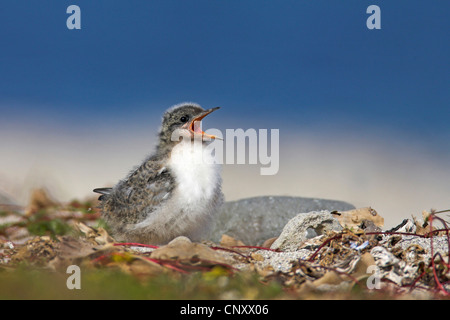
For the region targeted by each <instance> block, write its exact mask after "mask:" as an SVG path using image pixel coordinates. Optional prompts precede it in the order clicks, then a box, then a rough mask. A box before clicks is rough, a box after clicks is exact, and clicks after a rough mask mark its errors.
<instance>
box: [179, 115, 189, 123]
mask: <svg viewBox="0 0 450 320" xmlns="http://www.w3.org/2000/svg"><path fill="white" fill-rule="evenodd" d="M180 121H181V122H187V121H188V117H187V116H182V117H181V118H180Z"/></svg>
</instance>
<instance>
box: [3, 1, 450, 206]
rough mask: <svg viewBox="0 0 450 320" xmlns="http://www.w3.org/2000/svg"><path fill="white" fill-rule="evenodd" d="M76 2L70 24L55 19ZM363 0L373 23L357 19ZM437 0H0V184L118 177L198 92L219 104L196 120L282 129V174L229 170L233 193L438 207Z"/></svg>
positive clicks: (446, 111)
mask: <svg viewBox="0 0 450 320" xmlns="http://www.w3.org/2000/svg"><path fill="white" fill-rule="evenodd" d="M72 4H75V5H78V6H79V7H80V8H81V26H82V29H81V30H68V29H67V27H66V20H67V18H68V17H69V14H67V13H66V9H67V7H68V6H69V5H72ZM372 4H375V5H378V6H380V8H381V26H382V29H381V30H368V29H367V27H366V20H367V18H368V16H369V15H368V14H367V13H366V9H367V7H368V6H369V5H372ZM449 12H450V2H449V1H448V0H434V1H425V0H408V1H406V0H395V1H392V0H390V1H383V0H371V1H365V0H345V1H331V0H330V1H328V0H327V1H325V0H315V1H312V0H307V1H306V0H304V1H303V0H294V1H289V0H283V1H274V0H271V1H264V0H240V1H237V0H226V1H224V0H222V1H218V0H195V1H193V0H192V1H175V0H164V1H163V0H158V1H157V0H152V1H144V0H141V1H137V0H129V1H125V0H121V1H112V0H95V1H93V0H71V1H64V0H58V1H56V0H52V1H50V0H40V1H30V0H27V1H25V0H2V2H1V4H0V40H1V42H0V43H1V47H0V149H1V150H2V151H1V153H2V156H1V157H0V167H1V168H0V187H2V182H3V185H4V186H6V189H8V188H9V189H10V190H12V189H13V188H10V186H11V185H12V184H17V186H16V187H15V189H14V190H22V189H23V187H21V186H22V185H25V184H28V185H30V186H31V185H34V186H38V185H39V184H41V183H42V184H44V183H45V181H44V180H45V178H47V177H48V176H50V174H49V173H53V174H54V175H55V176H56V177H57V179H59V188H56V190H59V189H63V188H68V187H72V188H73V189H72V190H70V188H69V190H68V192H67V193H66V198H70V197H73V196H80V195H81V194H86V193H89V192H90V190H92V188H93V187H99V186H102V185H103V184H105V183H106V182H115V181H117V179H119V178H122V177H123V175H124V174H126V172H128V170H129V169H130V168H131V166H132V165H135V164H137V163H138V162H139V161H140V160H141V159H142V157H143V156H144V155H145V154H148V153H149V152H150V151H151V148H150V147H151V146H153V144H154V137H155V134H156V130H157V128H158V127H159V125H160V119H161V115H162V112H163V111H164V110H165V109H166V108H168V107H170V106H171V105H173V104H176V103H179V102H182V101H194V102H197V103H199V104H201V105H202V106H204V107H205V108H209V107H215V106H221V107H222V109H221V110H220V111H218V112H217V113H214V114H213V115H211V116H210V117H208V118H207V120H205V125H204V126H205V127H206V128H211V127H213V128H219V129H225V128H278V129H280V139H281V140H282V146H281V150H280V152H281V159H280V160H281V161H282V168H281V169H280V174H279V180H276V179H277V177H258V170H257V171H254V174H251V171H248V172H247V171H245V172H244V171H242V172H241V171H239V170H240V169H239V168H237V169H236V172H234V171H233V172H231V171H227V170H228V169H226V170H225V175H224V176H225V180H224V182H225V185H224V188H225V191H226V192H225V193H226V196H227V192H228V195H229V198H236V197H239V196H243V195H248V194H246V193H245V192H243V191H244V190H251V191H252V192H253V193H252V194H253V195H254V194H260V193H281V194H292V195H305V196H319V197H320V196H323V197H328V198H339V199H342V200H348V201H350V202H353V201H355V203H356V205H360V204H362V205H365V204H367V203H368V204H372V203H373V204H374V205H376V204H377V203H378V204H379V206H380V207H381V208H385V209H386V210H387V211H389V210H393V211H395V210H397V209H398V210H402V208H404V206H405V203H406V202H408V201H411V199H422V200H423V202H421V203H413V204H411V206H410V207H409V208H413V209H414V210H415V209H420V210H422V209H425V208H427V206H428V205H430V206H431V205H435V204H437V203H438V204H439V205H440V206H441V207H439V209H448V208H445V207H442V206H446V205H447V203H448V202H446V199H447V198H448V197H447V196H442V195H448V192H449V191H450V183H449V182H448V181H450V179H449V178H450V170H449V169H448V161H450V160H449V159H450V125H449V120H450V103H449V102H450V90H449V89H450V72H449V71H450V68H449V57H450V44H449V43H450V42H449V39H450V37H449V35H450V33H449V18H448V15H449ZM146 141H148V147H147V142H146ZM292 141H294V143H297V142H298V143H299V146H296V145H294V144H292V143H293V142H292ZM374 141H376V143H374ZM383 144H384V145H386V146H387V147H386V148H384V147H380V145H383ZM144 146H145V147H144ZM403 150H409V151H408V152H406V153H403ZM308 155H310V158H305V157H307V156H308ZM383 157H384V158H383ZM302 161H303V162H302ZM283 163H284V164H286V163H288V164H286V165H284V164H283ZM299 164H300V166H301V167H299ZM43 167H45V168H47V169H45V170H44V171H43V173H41V174H40V175H38V177H37V178H35V180H36V181H37V182H36V181H35V182H33V183H31V182H30V178H29V177H30V176H33V175H34V174H35V173H36V172H38V171H39V170H43V169H41V168H43ZM305 167H306V169H305ZM24 168H25V169H24ZM299 168H300V169H302V170H304V171H301V170H300V171H299ZM230 170H231V169H230ZM233 170H234V169H233ZM249 172H250V173H249ZM296 172H297V174H298V176H295V174H296ZM245 174H249V175H250V176H245V178H244V175H245ZM321 174H322V176H320V175H321ZM27 177H28V178H27ZM226 177H228V180H227V178H226ZM229 177H235V178H236V179H240V180H239V181H240V183H239V186H237V185H236V180H233V179H234V178H233V179H232V178H229ZM411 177H412V178H411ZM319 178H320V179H319ZM410 178H411V179H413V178H414V180H408V179H410ZM89 179H92V181H91V180H89ZM258 179H259V180H258ZM262 179H266V180H262ZM270 179H273V180H270ZM346 179H347V180H346ZM88 180H89V181H88ZM319 180H320V183H319V182H318V181H319ZM251 181H253V182H254V184H253V185H246V183H250V182H251ZM297 182H301V183H297ZM330 182H332V183H335V184H336V185H335V186H331V187H330ZM396 183H397V184H396ZM400 183H401V184H400ZM258 186H263V187H264V188H266V189H257V187H258ZM301 187H303V189H301ZM432 187H433V188H434V189H433V188H432ZM270 188H271V189H270ZM326 188H329V190H326ZM420 188H422V189H420ZM236 190H242V193H239V194H238V193H235V194H233V192H235V191H236ZM345 190H348V193H339V192H343V191H345ZM401 190H403V191H404V194H403V197H402V198H401V199H400V198H399V199H396V198H392V197H393V195H397V194H398V192H400V191H401ZM358 192H359V193H358ZM440 192H441V193H440ZM425 194H426V195H425ZM359 200H360V203H357V202H358V201H359ZM377 201H378V202H377ZM383 201H384V202H383ZM439 201H441V202H439ZM394 202H398V205H397V207H395V208H393V207H389V205H392V203H394ZM383 206H384V207H383ZM405 210H406V209H405ZM408 210H409V209H408ZM408 210H406V211H405V212H403V214H406V213H408V214H409V212H410V211H408ZM420 210H419V212H420Z"/></svg>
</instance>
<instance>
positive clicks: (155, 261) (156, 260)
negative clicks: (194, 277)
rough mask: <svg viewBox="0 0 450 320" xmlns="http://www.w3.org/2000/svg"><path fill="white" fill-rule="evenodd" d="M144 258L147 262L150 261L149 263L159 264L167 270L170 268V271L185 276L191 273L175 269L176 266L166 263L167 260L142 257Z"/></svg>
mask: <svg viewBox="0 0 450 320" xmlns="http://www.w3.org/2000/svg"><path fill="white" fill-rule="evenodd" d="M142 258H143V259H145V260H148V261H151V262H154V263H157V264H159V265H161V266H164V267H167V268H169V269H172V270H175V271H178V272H181V273H185V274H187V273H189V272H187V271H185V270H183V269H179V268H177V267H175V266H174V265H172V264H171V263H168V262H167V261H165V260H160V259H153V258H148V257H142Z"/></svg>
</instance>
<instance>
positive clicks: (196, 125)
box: [189, 107, 220, 139]
mask: <svg viewBox="0 0 450 320" xmlns="http://www.w3.org/2000/svg"><path fill="white" fill-rule="evenodd" d="M217 109H220V107H216V108H211V109H208V110H205V111H204V112H202V113H201V114H200V115H198V116H197V117H195V118H194V119H192V121H191V123H190V124H189V130H190V131H191V132H192V133H193V134H201V135H202V137H207V138H209V139H216V138H217V137H216V136H213V135H209V134H207V133H205V132H204V131H202V129H201V121H202V119H203V118H204V117H206V116H207V115H208V114H210V113H211V112H213V111H215V110H217Z"/></svg>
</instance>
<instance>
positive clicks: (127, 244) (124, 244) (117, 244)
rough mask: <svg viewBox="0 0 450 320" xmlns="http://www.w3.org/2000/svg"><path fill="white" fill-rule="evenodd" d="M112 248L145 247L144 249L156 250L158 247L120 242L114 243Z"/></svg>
mask: <svg viewBox="0 0 450 320" xmlns="http://www.w3.org/2000/svg"><path fill="white" fill-rule="evenodd" d="M114 246H116V247H117V246H135V247H145V248H153V249H158V248H159V247H158V246H154V245H151V244H143V243H136V242H120V243H114Z"/></svg>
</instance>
